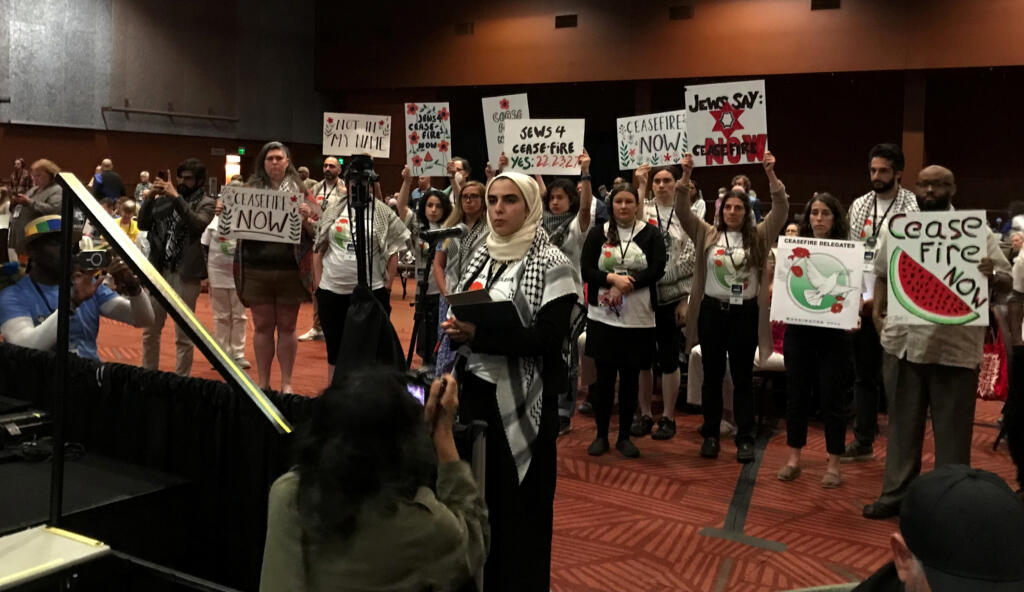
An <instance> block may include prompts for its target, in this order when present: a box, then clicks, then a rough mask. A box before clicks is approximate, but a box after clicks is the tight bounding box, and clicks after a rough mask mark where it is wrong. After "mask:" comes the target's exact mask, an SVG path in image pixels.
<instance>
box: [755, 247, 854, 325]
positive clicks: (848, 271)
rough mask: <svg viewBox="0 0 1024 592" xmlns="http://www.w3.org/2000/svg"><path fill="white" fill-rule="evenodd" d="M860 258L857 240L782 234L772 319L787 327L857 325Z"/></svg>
mask: <svg viewBox="0 0 1024 592" xmlns="http://www.w3.org/2000/svg"><path fill="white" fill-rule="evenodd" d="M863 261H864V243H862V242H860V241H846V240H831V239H816V238H804V237H795V236H784V237H782V238H780V239H779V249H778V254H777V256H776V263H775V278H774V282H773V290H772V293H773V296H772V309H771V319H772V320H773V321H782V322H784V323H786V324H787V325H807V326H810V327H825V328H828V329H853V328H855V327H856V326H857V322H858V320H859V319H858V317H859V316H860V312H859V311H860V293H861V281H862V279H863V273H861V269H862V268H863Z"/></svg>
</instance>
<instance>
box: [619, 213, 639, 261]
mask: <svg viewBox="0 0 1024 592" xmlns="http://www.w3.org/2000/svg"><path fill="white" fill-rule="evenodd" d="M619 230H621V228H620V227H619V225H618V223H615V231H616V232H619ZM632 230H633V232H632V234H630V235H629V240H628V241H626V246H625V248H623V246H622V237H621V236H619V256H620V257H621V258H622V262H623V263H625V262H626V253H627V252H628V251H629V245H631V244H632V243H633V238H635V237H636V222H633V228H632Z"/></svg>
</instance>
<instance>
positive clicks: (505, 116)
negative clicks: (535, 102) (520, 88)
mask: <svg viewBox="0 0 1024 592" xmlns="http://www.w3.org/2000/svg"><path fill="white" fill-rule="evenodd" d="M481 103H483V107H484V133H486V134H487V158H488V162H490V163H491V166H493V167H495V168H497V166H498V159H499V158H500V157H501V147H502V146H504V145H505V122H506V121H508V120H510V119H529V118H530V104H529V101H528V100H527V98H526V93H522V94H518V95H504V96H501V97H488V98H485V99H481Z"/></svg>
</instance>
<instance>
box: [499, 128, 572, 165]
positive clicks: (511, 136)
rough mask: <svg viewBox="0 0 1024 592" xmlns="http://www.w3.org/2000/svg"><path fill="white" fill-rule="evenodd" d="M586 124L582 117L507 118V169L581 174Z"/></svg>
mask: <svg viewBox="0 0 1024 592" xmlns="http://www.w3.org/2000/svg"><path fill="white" fill-rule="evenodd" d="M585 127H586V120H585V119H514V120H511V121H506V122H505V149H504V150H505V156H507V157H508V165H509V166H508V168H507V169H506V170H510V171H519V172H520V173H526V174H528V175H578V174H580V163H579V159H580V156H581V155H582V154H583V134H584V128H585Z"/></svg>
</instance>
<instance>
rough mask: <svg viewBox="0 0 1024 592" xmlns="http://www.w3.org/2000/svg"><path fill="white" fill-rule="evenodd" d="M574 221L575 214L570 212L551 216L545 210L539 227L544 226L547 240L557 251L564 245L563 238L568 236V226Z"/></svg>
mask: <svg viewBox="0 0 1024 592" xmlns="http://www.w3.org/2000/svg"><path fill="white" fill-rule="evenodd" d="M575 219H576V214H574V213H572V211H569V210H567V211H565V212H562V213H561V214H552V213H551V212H549V211H547V210H545V211H544V217H543V218H542V219H541V225H542V226H544V230H546V231H547V232H548V238H549V239H550V240H551V244H553V245H555V246H556V247H558V248H559V249H561V248H562V244H563V243H565V237H566V236H567V235H568V234H569V224H572V221H573V220H575Z"/></svg>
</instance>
